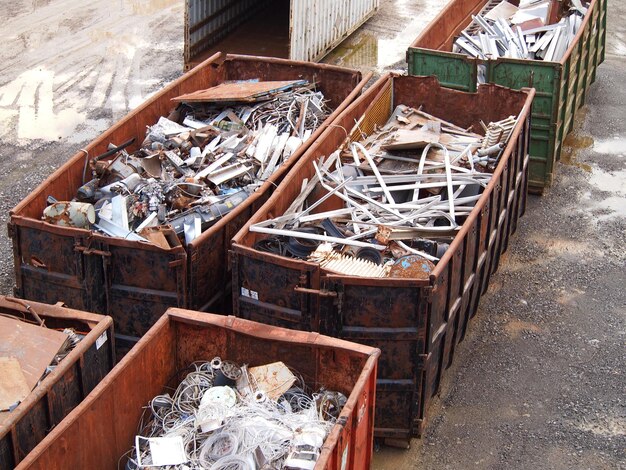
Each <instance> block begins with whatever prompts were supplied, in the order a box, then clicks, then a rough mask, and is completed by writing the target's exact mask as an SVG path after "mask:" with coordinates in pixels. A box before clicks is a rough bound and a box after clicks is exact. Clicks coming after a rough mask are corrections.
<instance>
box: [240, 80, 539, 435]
mask: <svg viewBox="0 0 626 470" xmlns="http://www.w3.org/2000/svg"><path fill="white" fill-rule="evenodd" d="M533 97H534V90H522V91H513V90H510V89H506V88H503V87H500V86H497V85H486V86H481V87H480V88H479V89H478V91H477V92H476V93H464V92H460V91H456V90H451V89H449V88H445V87H441V86H440V85H439V83H438V82H437V80H436V79H435V78H434V77H401V76H395V75H390V74H388V75H385V76H383V77H382V78H381V79H380V80H378V81H377V82H376V83H375V84H374V85H372V86H371V87H370V88H368V90H367V91H366V92H365V93H364V94H363V96H361V98H359V99H358V100H357V101H355V102H354V103H353V104H352V105H351V106H350V107H349V108H348V109H347V110H346V111H344V112H343V113H342V115H341V116H340V117H339V118H338V120H337V121H336V122H335V123H334V124H333V126H331V127H330V128H328V129H327V130H326V131H325V132H324V134H323V135H322V136H321V137H320V139H318V140H317V141H316V143H315V144H314V145H313V146H311V148H310V149H309V150H308V151H307V153H306V154H305V155H304V156H303V158H302V159H301V160H300V162H299V163H298V164H297V165H296V166H295V167H294V168H293V169H292V170H291V172H290V173H289V175H288V176H287V177H286V178H285V180H284V181H283V183H281V185H280V187H279V189H278V190H277V191H276V193H274V195H273V196H272V197H271V198H270V199H269V200H268V202H267V203H266V204H265V205H264V206H263V207H262V208H261V209H260V210H259V211H258V212H257V213H256V214H255V216H254V217H253V218H252V219H251V220H250V221H249V222H248V223H247V224H246V226H245V227H244V228H243V229H242V230H241V231H240V232H239V233H238V234H237V235H236V237H235V238H234V239H233V250H232V255H231V260H232V264H233V309H234V313H235V314H236V315H238V316H242V317H244V318H248V319H251V320H255V321H259V322H263V323H268V324H271V325H277V326H284V327H289V328H296V329H301V330H309V331H319V332H321V333H324V334H328V335H331V336H336V337H338V338H342V339H348V340H350V341H356V342H360V343H363V344H369V345H371V346H376V347H378V348H380V349H381V350H382V356H381V360H380V365H379V377H378V386H377V389H378V395H377V398H376V401H377V404H378V408H377V412H376V435H378V436H380V437H390V438H403V439H407V438H410V437H411V436H414V435H420V434H421V432H422V430H423V427H424V423H425V419H426V410H427V406H428V402H429V400H430V398H431V397H432V396H433V395H434V394H435V393H436V392H437V390H438V388H439V384H440V380H441V377H442V374H443V371H444V370H445V369H446V368H447V367H448V366H449V365H450V363H451V361H452V357H453V355H454V349H455V346H456V344H457V343H458V342H459V341H460V340H461V339H462V338H463V336H464V334H465V331H466V329H467V326H468V322H469V319H470V318H471V317H472V316H473V315H474V314H475V313H476V311H477V306H478V301H479V298H480V296H481V294H482V293H483V292H485V290H486V289H487V286H488V283H489V278H490V276H491V274H492V273H493V272H495V270H496V269H497V266H498V263H499V259H500V255H501V254H502V253H503V252H504V250H506V248H507V246H508V243H509V240H510V236H511V234H512V233H513V232H514V231H515V229H516V228H517V221H518V218H519V217H520V216H521V215H522V214H523V213H524V211H525V203H526V188H527V174H528V173H527V171H528V145H529V133H530V122H529V117H530V108H531V105H532V99H533ZM399 104H406V105H409V106H412V107H415V108H417V107H419V106H422V109H423V110H424V111H425V112H427V113H430V114H433V115H435V116H437V117H440V118H442V119H445V120H448V121H450V122H452V123H454V124H457V125H459V126H461V127H463V128H468V127H469V126H474V128H475V129H479V128H480V124H479V122H480V121H481V120H482V121H485V122H489V121H496V120H500V119H503V118H506V117H508V116H510V115H516V116H517V115H519V120H518V122H517V125H516V127H515V128H514V130H513V133H512V136H511V138H510V140H509V142H508V144H507V146H506V148H505V149H504V151H503V154H502V157H501V159H500V162H499V164H498V166H497V168H496V170H495V172H494V174H493V178H492V179H491V181H490V183H489V184H488V186H487V188H486V189H485V190H484V192H483V194H482V195H481V197H480V200H479V201H478V202H477V204H476V206H475V208H474V209H473V210H472V212H471V213H470V215H469V216H468V218H467V220H466V221H465V223H464V224H463V226H462V228H461V230H460V231H459V233H458V234H457V235H456V237H455V239H454V241H453V243H452V244H451V245H450V248H449V249H448V251H447V252H446V254H445V256H444V257H443V258H442V259H441V261H439V263H438V264H437V266H436V268H435V270H434V271H433V272H432V274H431V276H430V278H429V279H427V280H417V279H392V278H382V279H381V278H376V279H374V278H360V277H351V276H345V275H333V274H329V273H326V272H324V271H323V270H321V269H320V267H319V265H317V264H315V263H312V262H308V261H304V260H299V259H292V258H286V257H282V256H279V255H276V254H272V253H266V252H261V251H257V250H256V249H255V248H254V246H255V244H256V242H257V241H258V240H259V239H261V238H262V235H260V234H259V233H255V232H251V231H250V226H251V225H252V224H255V223H259V222H262V221H264V220H268V219H271V218H273V217H277V216H280V215H281V214H282V213H284V211H285V210H286V209H287V208H288V207H289V206H290V204H291V203H292V201H293V200H294V199H295V198H296V197H298V195H299V194H300V188H301V187H302V181H303V180H304V179H305V178H306V179H310V178H311V177H312V176H313V174H314V169H313V165H312V162H313V161H316V160H317V159H318V158H320V157H322V156H328V155H330V154H331V153H333V152H334V151H335V149H337V148H338V147H339V146H340V145H341V144H342V143H343V142H344V140H345V138H346V136H347V135H348V133H349V132H350V129H352V128H353V127H354V125H355V122H358V123H359V128H360V129H361V131H364V132H366V133H367V132H368V130H370V129H373V127H374V125H376V124H378V125H382V124H384V123H385V122H386V121H387V119H388V118H389V116H390V114H391V112H392V110H393V109H394V108H395V106H397V105H399ZM364 115H365V116H364ZM363 116H364V118H363V119H361V117H363ZM331 209H337V207H324V208H323V209H322V208H320V210H331Z"/></svg>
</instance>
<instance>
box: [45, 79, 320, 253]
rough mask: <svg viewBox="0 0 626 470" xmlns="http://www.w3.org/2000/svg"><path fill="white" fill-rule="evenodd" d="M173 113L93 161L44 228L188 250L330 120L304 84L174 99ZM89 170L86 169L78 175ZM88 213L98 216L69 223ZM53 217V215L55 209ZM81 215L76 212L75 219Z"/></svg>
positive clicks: (250, 85) (244, 85)
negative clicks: (169, 233)
mask: <svg viewBox="0 0 626 470" xmlns="http://www.w3.org/2000/svg"><path fill="white" fill-rule="evenodd" d="M173 101H175V102H176V103H177V106H176V109H175V110H174V111H173V112H172V113H171V114H170V115H169V116H168V117H160V118H159V120H158V122H156V123H155V124H154V125H152V126H150V127H148V129H147V130H146V137H145V140H144V141H143V142H142V144H141V146H140V148H139V149H138V150H136V151H134V152H132V153H129V152H127V150H126V149H127V148H128V147H129V146H130V145H132V144H133V141H132V140H131V141H129V142H126V143H124V144H122V145H120V146H114V145H111V146H110V147H111V148H110V150H109V151H108V152H106V153H105V154H104V155H100V156H98V157H95V158H93V159H91V160H90V162H89V163H90V169H91V171H92V175H93V178H92V179H91V180H90V181H88V182H87V183H86V184H84V185H83V186H82V187H80V188H79V189H78V192H77V195H76V198H75V200H73V201H54V200H53V201H50V202H51V203H52V204H51V207H48V208H47V209H46V211H45V212H44V219H45V220H47V221H48V222H51V223H54V224H57V225H66V226H77V227H82V228H94V229H96V230H98V231H100V232H103V233H105V234H107V235H110V236H114V237H121V238H126V239H130V240H138V241H146V242H152V243H156V244H159V245H161V246H163V247H165V248H167V247H168V244H169V242H168V240H167V237H166V236H164V235H163V233H165V232H163V229H164V228H165V227H167V226H170V227H171V228H172V229H173V230H174V231H175V233H176V235H177V236H178V237H179V238H180V239H181V240H182V241H183V242H184V243H186V244H188V243H191V242H192V241H193V240H194V239H196V238H197V237H198V236H200V234H201V233H202V232H203V231H205V230H206V229H207V228H209V227H210V226H211V225H213V224H214V223H215V222H216V221H218V220H219V219H220V218H221V217H223V216H224V215H226V214H228V213H229V212H230V211H232V210H233V209H234V208H235V207H237V206H238V205H239V204H241V203H242V202H243V201H245V200H246V198H247V197H248V196H250V195H251V194H252V193H253V192H254V191H255V190H256V189H257V188H259V187H260V186H261V185H262V184H263V182H264V181H266V180H267V179H268V178H269V177H270V176H271V175H272V174H273V173H274V171H276V169H278V168H279V167H280V165H281V164H283V163H284V162H286V161H287V160H288V159H289V158H290V156H291V155H292V154H293V153H294V152H295V151H296V150H297V149H298V147H299V146H300V145H302V143H303V142H304V141H306V140H307V139H308V138H309V137H310V136H311V134H312V133H313V132H314V131H315V129H317V128H318V127H319V126H320V125H321V123H322V122H323V121H324V120H325V119H326V118H327V117H328V115H329V114H330V110H329V108H328V107H327V106H326V102H325V99H324V96H323V94H322V93H321V92H319V91H316V90H315V84H314V83H309V82H307V81H306V80H290V81H282V82H272V81H266V82H263V81H258V80H256V81H246V82H231V83H223V84H221V85H219V86H216V87H213V88H209V89H206V90H199V91H196V92H194V93H192V94H188V95H183V96H180V97H176V98H174V99H173ZM86 171H87V167H85V173H86ZM90 205H93V207H94V208H95V216H94V215H93V214H92V213H93V212H94V211H93V210H91V213H90V212H89V211H87V212H86V213H87V214H88V215H90V216H89V217H87V216H84V217H81V218H80V219H79V218H78V217H76V215H75V214H83V213H85V210H84V208H85V207H87V208H88V209H89V207H90ZM53 209H54V210H53ZM79 209H80V210H79Z"/></svg>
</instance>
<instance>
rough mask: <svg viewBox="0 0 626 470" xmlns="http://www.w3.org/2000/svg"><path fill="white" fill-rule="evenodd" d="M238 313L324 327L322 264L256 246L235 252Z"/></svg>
mask: <svg viewBox="0 0 626 470" xmlns="http://www.w3.org/2000/svg"><path fill="white" fill-rule="evenodd" d="M232 272H233V310H234V312H233V313H234V314H235V315H237V316H240V317H242V318H245V319H247V320H253V321H257V322H260V323H265V324H268V325H275V326H281V327H285V328H292V329H296V330H303V331H316V332H319V331H320V323H319V317H318V311H319V299H320V294H321V295H322V296H323V295H324V292H321V291H320V285H319V268H318V267H317V266H315V265H312V264H308V263H304V262H302V261H300V260H290V259H286V258H281V257H278V256H272V255H268V254H265V253H261V252H257V251H254V250H246V251H244V250H240V249H238V248H235V251H234V252H233V253H232Z"/></svg>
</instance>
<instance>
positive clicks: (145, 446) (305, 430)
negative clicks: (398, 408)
mask: <svg viewBox="0 0 626 470" xmlns="http://www.w3.org/2000/svg"><path fill="white" fill-rule="evenodd" d="M190 369H191V371H190V372H188V373H187V375H186V377H185V378H184V379H183V380H182V381H181V382H180V384H179V385H178V387H177V388H176V390H175V392H174V393H173V395H171V396H170V395H169V394H167V393H166V394H162V395H157V396H155V397H154V398H153V399H152V400H151V401H150V402H149V403H148V405H147V406H146V407H145V409H144V413H143V415H142V417H141V420H140V423H139V426H138V436H137V438H136V445H135V447H134V448H132V449H131V450H129V451H128V452H127V453H126V454H125V455H124V456H122V458H120V462H121V461H122V460H123V458H124V457H125V456H127V457H128V461H127V463H126V467H125V468H126V469H127V470H134V469H139V468H145V467H147V466H150V467H151V468H161V469H163V470H174V469H189V470H195V469H210V470H255V469H261V468H272V469H274V468H276V469H279V468H289V469H298V468H303V469H304V468H309V465H310V462H313V463H314V462H315V461H316V460H317V458H318V457H319V453H320V451H321V448H322V446H323V443H324V440H325V439H326V436H327V435H328V433H329V432H330V429H331V428H332V426H333V425H334V423H335V421H336V419H337V418H338V417H339V414H340V412H341V409H342V408H343V406H344V405H345V402H346V397H345V396H344V395H342V394H341V393H339V392H333V391H327V390H324V389H321V390H319V391H318V392H316V393H311V392H310V390H309V388H308V387H307V386H306V384H305V382H304V379H303V378H302V377H298V376H297V375H293V377H294V381H293V384H292V385H291V387H290V388H289V389H288V390H286V391H285V392H284V393H282V394H281V395H280V396H279V397H278V398H277V399H271V398H270V397H269V396H268V395H269V394H270V392H269V391H267V393H266V391H264V390H262V389H261V388H259V387H257V386H256V385H252V383H253V382H254V380H251V379H250V375H249V374H248V370H247V367H246V366H243V367H239V366H238V365H236V364H235V363H233V362H230V361H225V360H224V361H223V360H221V359H220V358H218V357H216V358H214V359H213V360H212V361H210V362H195V363H193V364H191V367H190ZM287 386H289V385H287ZM154 438H176V439H178V442H181V441H182V448H183V449H184V459H185V462H184V463H180V464H175V465H161V464H160V463H158V462H157V463H155V460H156V459H153V455H152V448H151V439H154ZM303 462H309V463H308V464H306V466H303V465H305V463H303ZM159 465H160V466H159ZM310 468H312V467H310Z"/></svg>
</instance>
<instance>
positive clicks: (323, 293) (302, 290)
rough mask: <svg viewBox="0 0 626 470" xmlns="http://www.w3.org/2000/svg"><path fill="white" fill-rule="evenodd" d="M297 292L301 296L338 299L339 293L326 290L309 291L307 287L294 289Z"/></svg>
mask: <svg viewBox="0 0 626 470" xmlns="http://www.w3.org/2000/svg"><path fill="white" fill-rule="evenodd" d="M293 290H294V291H295V292H299V293H301V294H311V295H319V296H320V297H337V292H335V291H332V290H325V289H309V288H307V287H300V286H296V287H294V288H293Z"/></svg>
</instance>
